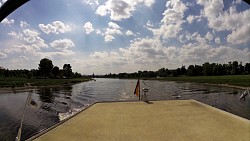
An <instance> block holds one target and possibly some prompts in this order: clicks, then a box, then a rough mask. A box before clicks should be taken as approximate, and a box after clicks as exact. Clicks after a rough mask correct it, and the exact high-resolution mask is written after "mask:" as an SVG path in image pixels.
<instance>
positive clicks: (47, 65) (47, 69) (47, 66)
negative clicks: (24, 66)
mask: <svg viewBox="0 0 250 141" xmlns="http://www.w3.org/2000/svg"><path fill="white" fill-rule="evenodd" d="M38 69H39V71H40V73H41V74H42V75H43V76H44V77H45V78H47V77H48V76H50V75H51V72H52V69H53V64H52V61H51V60H49V59H47V58H43V59H42V60H41V61H40V64H39V67H38Z"/></svg>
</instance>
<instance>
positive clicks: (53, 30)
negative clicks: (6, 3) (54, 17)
mask: <svg viewBox="0 0 250 141" xmlns="http://www.w3.org/2000/svg"><path fill="white" fill-rule="evenodd" d="M38 26H39V28H40V29H41V30H42V31H43V32H44V33H46V34H59V33H66V32H70V31H71V30H72V28H71V27H70V26H69V25H66V24H64V23H63V22H61V21H54V22H53V23H52V24H47V25H44V24H39V25H38Z"/></svg>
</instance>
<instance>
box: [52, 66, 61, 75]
mask: <svg viewBox="0 0 250 141" xmlns="http://www.w3.org/2000/svg"><path fill="white" fill-rule="evenodd" d="M52 74H53V75H54V76H55V77H57V76H58V75H59V67H57V66H54V67H53V69H52Z"/></svg>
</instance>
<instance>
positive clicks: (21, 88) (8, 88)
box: [0, 78, 93, 94]
mask: <svg viewBox="0 0 250 141" xmlns="http://www.w3.org/2000/svg"><path fill="white" fill-rule="evenodd" d="M91 80H93V79H91V78H76V79H74V78H73V79H26V78H6V79H0V84H1V87H0V94H2V93H10V92H26V91H29V90H34V89H37V88H43V87H69V86H71V85H74V84H77V83H82V82H87V81H91ZM16 83H17V85H16ZM27 83H30V84H31V86H25V85H26V84H27ZM15 85H16V86H15Z"/></svg>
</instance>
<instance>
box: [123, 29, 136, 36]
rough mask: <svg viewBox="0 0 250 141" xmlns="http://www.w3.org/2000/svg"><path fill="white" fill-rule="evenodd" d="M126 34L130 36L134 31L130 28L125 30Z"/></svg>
mask: <svg viewBox="0 0 250 141" xmlns="http://www.w3.org/2000/svg"><path fill="white" fill-rule="evenodd" d="M125 34H126V35H127V36H132V35H134V33H133V32H132V31H131V30H127V31H126V33H125Z"/></svg>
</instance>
